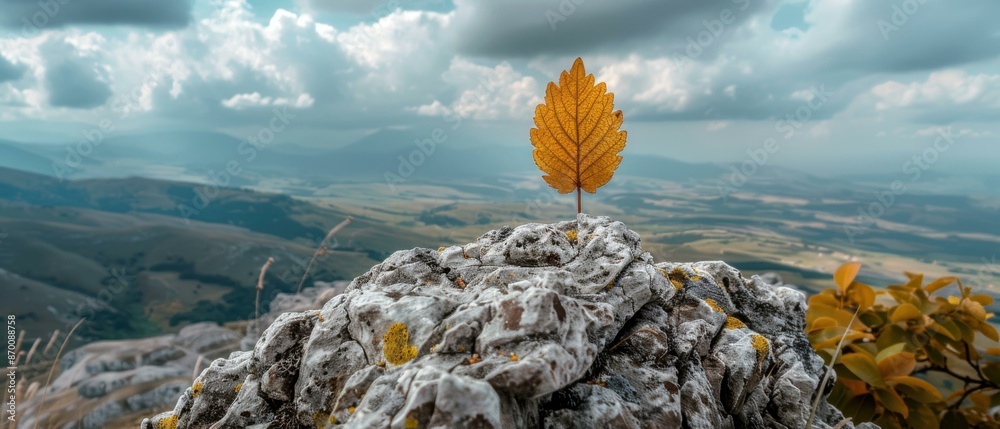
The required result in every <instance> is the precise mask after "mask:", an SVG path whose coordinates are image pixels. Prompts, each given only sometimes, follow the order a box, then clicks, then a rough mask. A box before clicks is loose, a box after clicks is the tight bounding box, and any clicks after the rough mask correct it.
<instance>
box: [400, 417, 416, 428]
mask: <svg viewBox="0 0 1000 429" xmlns="http://www.w3.org/2000/svg"><path fill="white" fill-rule="evenodd" d="M403 427H404V428H405V429H417V428H418V427H420V422H419V421H417V419H415V418H413V417H407V418H406V420H405V422H404V423H403Z"/></svg>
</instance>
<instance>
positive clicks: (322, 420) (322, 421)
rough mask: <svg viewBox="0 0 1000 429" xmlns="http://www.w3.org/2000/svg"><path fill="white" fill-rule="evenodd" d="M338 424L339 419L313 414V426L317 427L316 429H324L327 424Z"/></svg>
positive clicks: (328, 415)
mask: <svg viewBox="0 0 1000 429" xmlns="http://www.w3.org/2000/svg"><path fill="white" fill-rule="evenodd" d="M328 423H329V424H337V418H336V417H334V416H332V415H330V414H325V413H314V414H313V424H315V425H316V429H323V428H325V427H326V425H327V424H328Z"/></svg>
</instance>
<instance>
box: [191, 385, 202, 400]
mask: <svg viewBox="0 0 1000 429" xmlns="http://www.w3.org/2000/svg"><path fill="white" fill-rule="evenodd" d="M203 387H204V386H203V385H202V384H201V382H200V381H199V382H197V383H195V384H194V385H193V386H191V398H197V397H198V396H200V395H201V390H202V388H203Z"/></svg>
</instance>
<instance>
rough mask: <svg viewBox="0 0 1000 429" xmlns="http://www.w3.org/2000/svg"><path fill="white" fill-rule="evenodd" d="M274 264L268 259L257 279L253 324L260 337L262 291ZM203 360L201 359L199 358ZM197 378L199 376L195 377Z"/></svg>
mask: <svg viewBox="0 0 1000 429" xmlns="http://www.w3.org/2000/svg"><path fill="white" fill-rule="evenodd" d="M273 263H274V258H267V262H265V263H264V266H262V267H260V276H259V277H257V300H256V301H255V302H254V309H253V321H254V322H253V323H254V334H256V335H260V291H262V290H264V276H265V275H266V274H267V269H268V268H270V267H271V264H273ZM198 358H199V359H201V357H200V356H199V357H198ZM195 376H197V374H196V375H195Z"/></svg>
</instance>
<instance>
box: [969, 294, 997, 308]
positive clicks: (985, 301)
mask: <svg viewBox="0 0 1000 429" xmlns="http://www.w3.org/2000/svg"><path fill="white" fill-rule="evenodd" d="M969 299H971V300H973V301H976V302H978V303H980V304H982V305H983V306H984V307H985V306H987V305H990V304H992V303H993V297H992V296H989V295H982V294H976V295H969Z"/></svg>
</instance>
